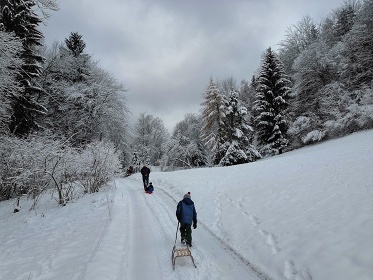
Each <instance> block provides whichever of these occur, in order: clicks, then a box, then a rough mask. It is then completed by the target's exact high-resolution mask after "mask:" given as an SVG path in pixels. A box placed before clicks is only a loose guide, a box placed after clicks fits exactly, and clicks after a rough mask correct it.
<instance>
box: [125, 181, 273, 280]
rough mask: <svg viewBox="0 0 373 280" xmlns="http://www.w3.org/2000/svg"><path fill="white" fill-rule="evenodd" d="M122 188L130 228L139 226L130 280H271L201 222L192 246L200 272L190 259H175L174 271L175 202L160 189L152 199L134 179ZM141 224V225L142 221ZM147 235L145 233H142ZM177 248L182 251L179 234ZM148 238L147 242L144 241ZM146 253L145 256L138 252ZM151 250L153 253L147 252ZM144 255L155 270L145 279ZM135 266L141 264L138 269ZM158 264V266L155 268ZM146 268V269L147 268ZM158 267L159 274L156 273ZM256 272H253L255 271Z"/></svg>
mask: <svg viewBox="0 0 373 280" xmlns="http://www.w3.org/2000/svg"><path fill="white" fill-rule="evenodd" d="M118 182H120V183H118V185H120V187H119V188H121V189H122V190H125V195H128V198H129V199H128V202H129V205H130V206H129V208H130V211H129V212H130V213H129V216H130V225H132V226H133V227H134V226H135V225H136V224H137V223H138V225H136V229H133V230H132V231H131V232H133V233H134V232H136V233H137V235H138V236H137V237H134V236H132V237H130V243H131V246H132V247H131V248H130V251H129V254H128V256H129V258H128V259H127V263H128V267H127V275H126V276H127V279H130V277H133V276H134V275H136V279H152V280H156V279H204V280H209V279H242V277H244V279H248V280H250V279H269V278H268V277H266V276H264V274H263V273H261V272H260V271H259V270H258V269H255V267H254V266H250V265H248V263H247V262H246V261H245V260H243V259H242V257H241V256H239V255H238V254H237V253H236V252H234V251H233V250H232V249H231V248H229V247H228V246H227V245H226V244H224V243H223V242H222V241H221V240H220V239H219V238H217V237H216V236H215V235H213V234H212V233H211V231H210V230H209V229H207V228H206V227H205V226H204V225H203V223H202V222H201V221H199V222H198V228H197V229H196V230H193V244H194V246H193V247H192V248H191V251H192V255H193V257H194V261H195V264H196V266H197V268H194V266H193V263H192V260H191V258H189V257H182V258H177V259H176V265H175V270H173V269H172V264H171V255H172V248H173V245H174V242H175V236H176V228H177V220H176V215H175V211H176V204H177V202H178V201H177V200H175V199H174V198H173V197H172V196H171V195H170V194H169V193H167V192H166V191H165V190H163V189H161V188H159V187H157V188H156V191H155V192H154V193H153V194H151V195H149V194H145V193H144V192H143V190H142V187H141V183H140V181H139V180H134V179H132V178H131V177H129V178H125V179H120V180H119V181H118ZM139 220H141V221H139ZM142 231H144V233H141V232H142ZM177 235H178V238H177V241H176V246H177V247H180V232H178V233H177ZM143 238H145V240H144V239H143ZM138 250H141V251H143V250H145V252H141V254H140V252H138ZM148 250H152V251H153V252H148ZM143 253H144V254H148V257H147V260H148V261H149V262H150V263H151V264H153V265H151V266H150V267H149V270H154V271H153V272H152V273H151V274H150V275H151V278H146V276H147V275H149V274H145V273H147V272H145V271H144V266H143V264H144V259H143V258H142V256H143ZM134 262H136V263H140V265H139V266H137V265H136V264H134ZM154 264H156V266H155V265H154ZM146 267H147V266H146ZM155 267H158V270H157V269H155ZM253 268H254V269H253Z"/></svg>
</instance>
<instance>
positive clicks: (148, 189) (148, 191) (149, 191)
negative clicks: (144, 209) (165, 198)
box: [146, 182, 154, 194]
mask: <svg viewBox="0 0 373 280" xmlns="http://www.w3.org/2000/svg"><path fill="white" fill-rule="evenodd" d="M153 192H154V187H153V183H152V182H150V183H149V186H148V187H147V188H146V193H148V194H151V193H153Z"/></svg>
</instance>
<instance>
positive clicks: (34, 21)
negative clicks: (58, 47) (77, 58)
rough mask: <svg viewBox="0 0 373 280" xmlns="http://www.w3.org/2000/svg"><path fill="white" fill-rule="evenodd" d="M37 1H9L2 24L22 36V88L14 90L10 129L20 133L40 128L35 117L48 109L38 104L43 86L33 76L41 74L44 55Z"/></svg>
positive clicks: (20, 80)
mask: <svg viewBox="0 0 373 280" xmlns="http://www.w3.org/2000/svg"><path fill="white" fill-rule="evenodd" d="M34 5H35V1H32V0H8V1H7V4H4V7H3V9H2V17H1V23H2V27H3V29H4V30H5V31H6V32H14V34H15V35H16V36H17V37H18V38H20V39H21V41H22V44H23V49H22V51H21V53H20V58H21V60H22V64H21V65H20V68H21V71H19V75H18V77H17V80H18V81H19V82H20V84H21V89H22V90H21V91H19V92H13V93H12V95H13V96H12V110H13V113H12V117H11V122H10V125H9V127H10V131H11V132H12V133H14V134H15V135H18V136H23V135H27V134H28V133H29V132H30V131H31V130H32V129H36V128H37V123H36V118H37V116H39V115H40V114H44V113H45V112H46V109H45V108H44V107H43V106H41V105H40V104H39V103H38V101H37V100H38V99H39V97H40V95H41V94H42V89H41V88H40V87H38V86H35V85H34V84H35V83H34V79H35V78H36V77H38V76H39V75H40V69H41V63H42V62H43V58H42V57H41V56H39V55H38V54H37V52H36V50H35V47H37V46H41V45H42V43H41V41H42V38H43V35H42V33H41V32H40V31H38V30H37V29H36V28H37V26H38V25H39V24H40V23H41V20H40V19H39V18H38V16H37V15H36V14H35V13H34V12H33V10H32V9H33V7H34Z"/></svg>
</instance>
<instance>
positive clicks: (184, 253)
mask: <svg viewBox="0 0 373 280" xmlns="http://www.w3.org/2000/svg"><path fill="white" fill-rule="evenodd" d="M178 230H179V223H177V228H176V238H175V244H174V247H173V248H172V256H171V258H172V267H173V269H175V262H176V259H177V258H180V257H190V258H191V259H192V262H193V265H194V267H195V268H197V266H196V264H195V263H194V259H193V256H192V252H191V251H190V249H189V246H188V245H187V246H186V247H182V248H176V240H177V232H178Z"/></svg>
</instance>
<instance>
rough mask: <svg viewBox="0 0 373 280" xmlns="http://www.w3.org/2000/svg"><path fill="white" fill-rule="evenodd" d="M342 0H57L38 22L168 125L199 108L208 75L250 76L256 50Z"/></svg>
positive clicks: (132, 105)
mask: <svg viewBox="0 0 373 280" xmlns="http://www.w3.org/2000/svg"><path fill="white" fill-rule="evenodd" d="M340 2H341V1H338V0H334V1H328V2H327V3H326V2H325V1H324V0H315V1H305V0H303V1H301V0H282V1H279V0H264V1H256V0H233V1H226V0H204V1H200V0H199V1H197V0H188V1H176V0H157V1H151V0H107V1H98V0H80V1H61V3H60V11H59V12H56V13H54V14H53V15H52V17H51V18H50V19H49V22H48V25H47V26H45V27H43V28H42V31H43V32H44V34H45V37H46V41H47V43H49V44H51V42H53V41H55V40H57V41H60V42H62V41H63V40H64V39H65V38H67V37H68V36H69V35H70V33H71V32H75V31H77V32H78V33H79V34H81V35H83V39H84V41H85V42H86V44H87V47H86V52H87V53H89V54H91V55H92V56H93V57H94V59H97V60H99V63H100V65H101V67H102V68H104V69H106V70H107V71H109V72H111V73H112V74H113V75H114V76H115V77H116V78H117V79H118V80H119V81H121V82H123V83H124V84H125V86H126V87H127V88H128V92H127V105H128V107H129V109H130V110H131V111H132V113H133V118H135V119H136V118H137V117H138V116H139V114H140V113H142V112H146V113H148V114H152V115H153V116H156V117H159V118H161V119H162V120H163V121H164V122H165V124H166V125H167V128H168V129H170V130H171V129H172V128H173V127H174V125H175V124H176V123H177V122H179V121H181V120H182V119H183V117H184V115H185V114H186V113H197V112H198V110H199V107H200V103H201V102H202V94H203V92H204V90H205V88H206V86H207V84H208V81H209V78H210V77H213V78H218V79H219V80H222V79H225V78H229V77H233V78H235V79H236V80H237V82H238V83H239V82H240V81H241V80H242V79H246V80H250V79H251V76H252V75H253V74H254V72H255V71H256V70H257V68H258V67H259V66H260V59H261V54H262V53H263V52H264V50H265V49H266V48H268V47H269V46H271V47H273V48H274V49H276V48H277V46H276V45H277V44H278V43H279V42H280V41H281V40H282V39H283V38H284V34H285V31H286V28H288V27H290V26H291V25H294V24H296V23H297V22H298V21H299V20H301V18H302V17H303V16H305V15H306V14H307V13H309V14H310V16H311V17H312V18H315V19H317V20H318V19H320V17H325V16H326V15H327V14H329V13H330V12H331V11H332V10H331V9H332V8H337V7H338V6H339V4H340Z"/></svg>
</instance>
